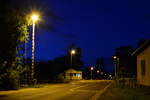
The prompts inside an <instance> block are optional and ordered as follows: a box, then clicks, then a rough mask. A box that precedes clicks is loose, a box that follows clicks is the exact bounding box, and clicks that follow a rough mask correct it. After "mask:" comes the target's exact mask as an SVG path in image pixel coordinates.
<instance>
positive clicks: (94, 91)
mask: <svg viewBox="0 0 150 100" xmlns="http://www.w3.org/2000/svg"><path fill="white" fill-rule="evenodd" d="M75 91H77V92H93V93H96V92H98V90H75Z"/></svg>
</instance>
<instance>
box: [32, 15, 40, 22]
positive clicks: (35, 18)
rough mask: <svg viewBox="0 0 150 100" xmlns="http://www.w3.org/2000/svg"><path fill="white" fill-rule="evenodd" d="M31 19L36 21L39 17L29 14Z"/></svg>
mask: <svg viewBox="0 0 150 100" xmlns="http://www.w3.org/2000/svg"><path fill="white" fill-rule="evenodd" d="M31 19H32V21H37V20H38V19H39V16H38V15H35V14H34V15H32V16H31Z"/></svg>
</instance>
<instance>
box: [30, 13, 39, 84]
mask: <svg viewBox="0 0 150 100" xmlns="http://www.w3.org/2000/svg"><path fill="white" fill-rule="evenodd" d="M31 19H32V67H31V68H32V69H31V71H32V72H31V78H32V80H33V82H34V51H35V22H36V21H37V20H38V19H39V16H38V15H35V14H33V15H32V16H31Z"/></svg>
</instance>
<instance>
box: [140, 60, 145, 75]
mask: <svg viewBox="0 0 150 100" xmlns="http://www.w3.org/2000/svg"><path fill="white" fill-rule="evenodd" d="M141 74H142V76H145V60H141Z"/></svg>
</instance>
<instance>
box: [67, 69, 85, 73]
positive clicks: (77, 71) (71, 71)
mask: <svg viewBox="0 0 150 100" xmlns="http://www.w3.org/2000/svg"><path fill="white" fill-rule="evenodd" d="M65 72H66V73H82V71H79V70H75V69H68V70H66V71H65Z"/></svg>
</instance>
